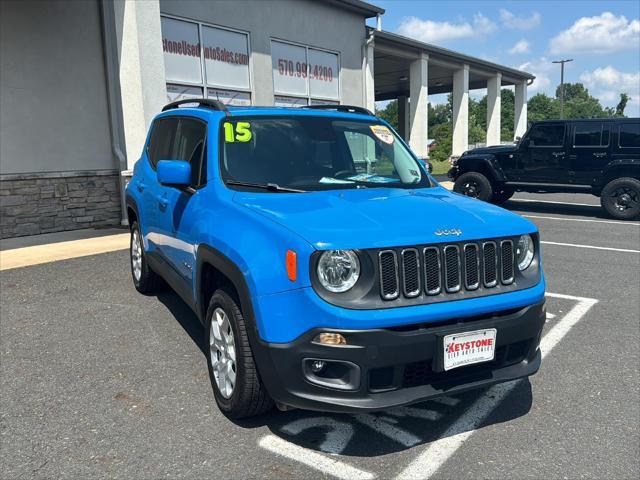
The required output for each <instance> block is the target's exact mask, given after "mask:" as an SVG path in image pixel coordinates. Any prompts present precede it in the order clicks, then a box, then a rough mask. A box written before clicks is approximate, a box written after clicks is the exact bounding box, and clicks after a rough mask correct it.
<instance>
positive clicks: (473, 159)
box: [456, 155, 506, 183]
mask: <svg viewBox="0 0 640 480" xmlns="http://www.w3.org/2000/svg"><path fill="white" fill-rule="evenodd" d="M457 167H458V174H457V176H456V178H457V177H459V176H460V175H462V174H464V173H467V172H477V173H481V174H483V175H484V176H485V177H487V178H488V179H489V181H491V182H492V183H495V182H504V181H506V178H505V175H504V173H503V172H502V169H501V168H500V165H498V163H497V160H496V158H495V156H493V155H469V156H465V157H462V158H460V159H458V163H457Z"/></svg>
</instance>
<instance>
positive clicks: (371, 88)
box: [364, 41, 376, 112]
mask: <svg viewBox="0 0 640 480" xmlns="http://www.w3.org/2000/svg"><path fill="white" fill-rule="evenodd" d="M373 79H374V77H373V41H371V43H369V44H368V45H367V46H366V65H365V71H364V83H365V84H364V92H365V97H366V98H365V107H367V108H368V109H369V110H371V111H372V112H374V111H375V109H376V92H375V85H374V81H373Z"/></svg>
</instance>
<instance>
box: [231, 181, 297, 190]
mask: <svg viewBox="0 0 640 480" xmlns="http://www.w3.org/2000/svg"><path fill="white" fill-rule="evenodd" d="M225 183H226V184H227V185H237V186H238V187H253V188H261V189H263V190H269V191H270V192H292V193H306V190H298V189H296V188H287V187H281V186H280V185H278V184H277V183H251V182H239V181H237V180H227V181H226V182H225Z"/></svg>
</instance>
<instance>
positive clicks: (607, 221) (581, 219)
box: [521, 215, 640, 227]
mask: <svg viewBox="0 0 640 480" xmlns="http://www.w3.org/2000/svg"><path fill="white" fill-rule="evenodd" d="M521 216H522V217H526V218H540V219H544V220H561V221H563V222H586V223H612V224H614V225H632V226H635V227H639V226H640V223H635V222H618V221H616V220H589V219H586V218H563V217H547V216H544V215H521Z"/></svg>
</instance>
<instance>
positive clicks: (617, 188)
mask: <svg viewBox="0 0 640 480" xmlns="http://www.w3.org/2000/svg"><path fill="white" fill-rule="evenodd" d="M600 204H601V205H602V208H604V209H605V211H606V212H607V213H608V214H609V215H611V216H612V217H613V218H617V219H619V220H631V219H634V218H636V217H638V216H640V180H636V179H635V178H630V177H623V178H616V179H615V180H611V181H610V182H609V183H607V184H606V185H605V187H604V188H603V189H602V193H601V194H600Z"/></svg>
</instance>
